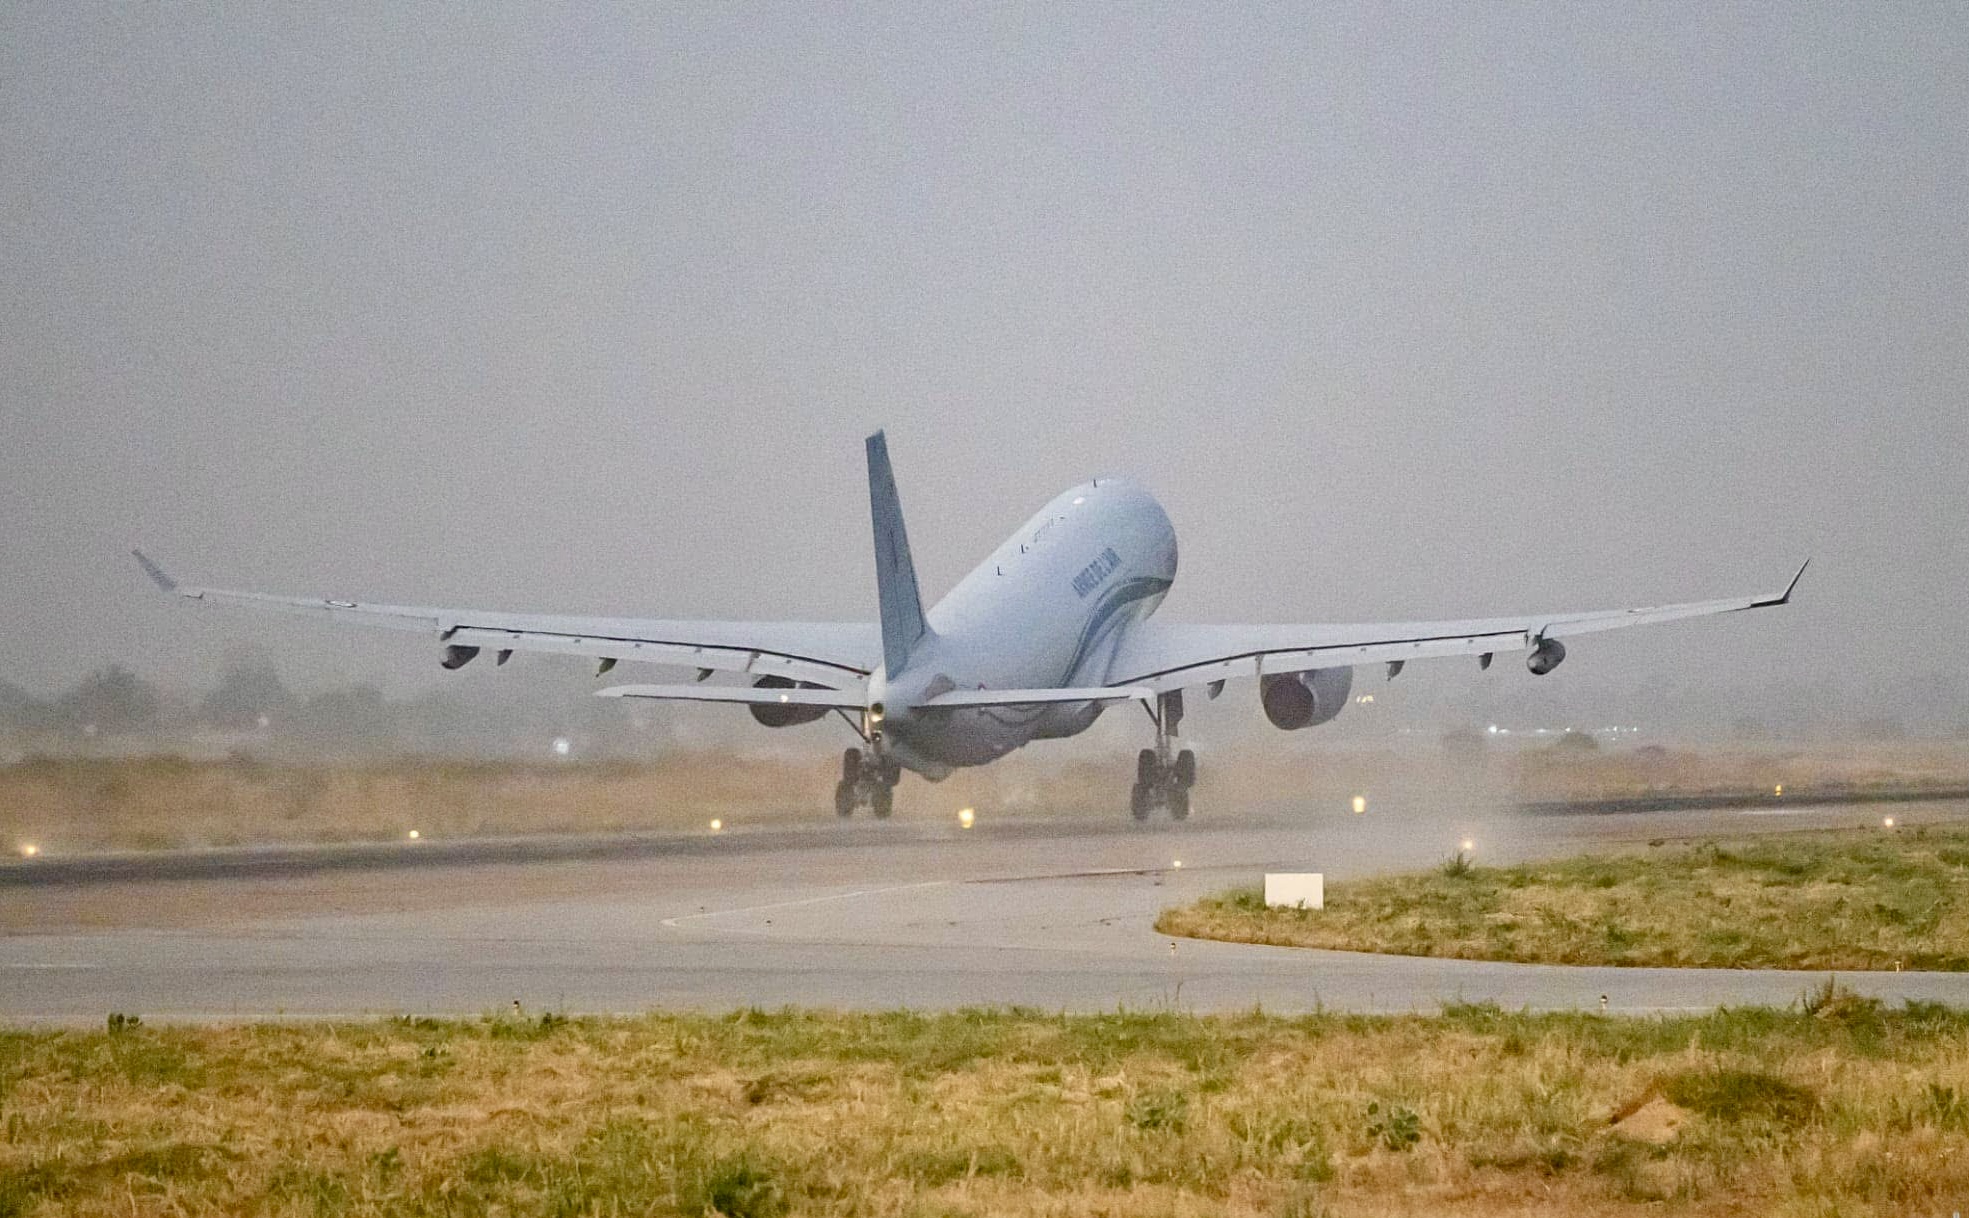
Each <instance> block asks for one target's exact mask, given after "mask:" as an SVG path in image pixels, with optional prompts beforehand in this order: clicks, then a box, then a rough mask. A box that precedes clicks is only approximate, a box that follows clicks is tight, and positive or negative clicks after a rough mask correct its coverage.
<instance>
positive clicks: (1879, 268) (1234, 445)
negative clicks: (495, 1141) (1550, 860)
mask: <svg viewBox="0 0 1969 1218" xmlns="http://www.w3.org/2000/svg"><path fill="white" fill-rule="evenodd" d="M1966 188H1969V8H1965V7H1963V6H1961V5H1935V6H1932V7H1930V6H1916V5H1855V6H1852V7H1850V8H1817V7H1806V6H1795V5H1777V6H1769V7H1762V6H1760V7H1755V8H1741V7H1726V6H1719V5H1714V4H1707V3H1704V4H1698V5H1693V6H1687V7H1672V6H1668V5H1646V6H1626V7H1615V6H1598V7H1595V6H1543V7H1536V8H1506V7H1502V6H1493V5H1483V6H1469V7H1464V8H1462V9H1460V11H1459V12H1456V13H1445V12H1444V11H1443V10H1442V9H1441V8H1439V7H1438V6H1409V7H1405V8H1394V7H1380V6H1374V7H1365V8H1356V7H1340V6H1336V7H1325V6H1321V7H1308V8H1301V7H1297V6H1294V7H1290V8H1281V9H1271V8H1261V7H1256V6H1253V7H1243V8H1235V7H1231V6H1222V5H1195V6H1178V7H1168V8H1161V7H1150V6H1129V7H1125V8H1124V7H1120V6H1110V5H1098V6H1085V7H1065V6H1056V5H1036V6H1032V7H1028V8H1017V7H1011V6H990V7H987V8H983V9H974V10H968V11H957V12H952V11H949V10H946V9H944V8H943V7H942V6H918V5H905V6H901V7H898V8H893V9H883V8H873V7H854V8H828V7H822V6H817V5H815V6H773V7H762V8H738V7H735V6H710V5H700V6H684V7H680V8H677V9H671V10H664V11H645V9H644V8H643V7H642V6H624V7H621V8H610V9H607V10H601V9H595V10H589V11H586V12H580V13H575V14H571V13H569V12H566V11H562V10H560V9H558V8H555V9H547V8H541V9H522V8H517V7H510V6H447V7H443V8H436V7H413V6H408V5H354V6H349V5H329V6H276V5H239V6H235V7H230V8H226V7H223V6H185V7H170V6H157V5H142V6H117V7H97V6H94V5H89V4H79V3H78V4H69V3H59V4H57V3H49V4H31V3H30V4H17V5H9V6H6V7H5V8H4V9H0V271H3V272H4V283H5V285H6V290H5V291H4V292H3V293H0V521H4V526H5V527H4V528H3V529H0V576H3V577H4V578H0V614H4V620H5V622H6V632H5V634H4V636H3V637H4V642H0V679H7V680H12V681H14V682H15V683H17V684H21V685H24V686H26V687H28V688H30V689H34V690H38V691H47V690H52V689H55V688H59V687H61V686H63V685H66V684H67V683H69V682H71V681H73V680H74V679H75V678H76V677H77V676H79V675H80V674H81V673H82V672H83V671H85V670H86V669H88V668H89V667H91V666H94V665H97V664H100V663H102V662H104V661H107V660H110V659H123V660H126V661H129V662H132V663H134V665H135V666H136V667H138V668H139V670H140V671H143V672H146V673H148V674H151V675H154V676H158V677H161V678H165V679H173V680H176V679H183V680H202V679H205V678H207V677H208V676H209V675H210V674H212V673H213V672H215V671H216V670H217V669H218V667H220V665H221V664H222V663H223V662H224V660H225V658H226V656H227V655H228V653H229V651H230V650H232V649H235V648H237V647H239V646H240V645H242V644H253V645H257V646H259V647H261V648H263V649H265V650H270V651H278V652H281V653H283V654H285V655H286V656H288V660H287V664H288V667H289V668H290V670H292V671H293V672H294V673H295V674H296V675H297V676H299V677H302V678H303V679H304V681H305V680H314V681H317V682H321V683H328V682H333V681H339V680H344V679H370V680H381V681H382V682H384V683H385V684H386V685H387V686H388V687H390V688H392V689H394V690H397V691H399V692H411V691H415V690H418V689H422V688H424V687H426V686H428V685H431V684H435V683H437V682H438V681H439V680H440V679H442V678H443V674H441V673H440V672H439V671H438V669H437V666H436V663H435V648H434V646H432V645H429V644H427V643H425V642H424V641H422V640H417V639H412V638H405V637H403V636H398V635H394V634H391V633H388V632H381V633H380V634H379V633H366V632H350V631H337V630H334V629H332V628H328V627H322V626H317V625H314V624H311V623H305V622H289V621H286V620H271V621H269V620H264V619H258V618H251V617H246V616H239V615H225V614H220V613H216V612H214V613H203V614H201V613H197V612H195V611H191V610H188V609H181V608H179V607H177V606H174V605H172V604H170V603H169V602H168V601H166V600H165V598H162V597H159V596H157V595H156V594H155V593H154V592H152V591H151V590H150V589H149V588H148V586H147V585H146V584H144V583H143V582H142V581H141V579H140V578H139V577H138V575H137V573H136V571H135V570H134V567H133V566H132V565H131V564H130V563H129V561H128V560H127V558H126V557H125V550H127V548H128V547H129V545H131V544H133V543H136V544H142V545H144V546H145V547H147V548H149V549H150V550H151V551H153V552H154V553H155V554H156V555H157V556H158V557H159V558H160V559H163V560H164V561H165V562H166V563H167V564H168V565H170V566H172V567H173V568H175V569H176V570H177V572H178V573H179V574H180V575H181V576H183V577H187V578H191V579H195V580H198V581H203V582H212V583H221V584H227V585H232V586H242V587H256V588H263V589H267V590H276V591H293V592H305V593H322V594H336V595H361V596H365V597H370V598H374V599H389V600H398V601H410V602H415V603H435V604H457V605H485V606H489V607H502V608H515V609H539V610H566V611H577V612H580V611H605V612H647V613H660V614H663V615H666V616H672V615H674V616H700V615H701V616H728V615H745V616H787V617H867V616H871V615H872V609H873V599H874V598H873V587H872V575H871V573H870V572H871V564H870V561H869V558H868V549H869V541H868V526H867V519H866V512H867V509H866V504H865V500H864V490H863V483H862V473H861V466H860V462H861V444H860V440H861V437H862V435H863V434H864V433H865V431H866V430H868V429H869V428H871V427H873V426H875V425H886V426H887V427H888V428H889V430H890V440H891V448H892V451H893V452H894V454H895V457H896V460H897V464H898V475H899V479H900V481H901V485H902V491H903V496H904V502H905V505H906V507H907V509H908V512H909V517H910V526H911V535H912V540H913V541H914V543H915V545H916V548H917V551H918V555H917V557H918V565H919V568H920V570H921V571H922V574H923V578H924V582H925V584H926V585H927V587H926V592H927V593H929V594H931V595H936V594H939V593H941V592H942V591H943V590H944V589H946V588H948V587H949V585H950V584H951V583H953V582H954V581H955V580H956V579H957V577H958V576H959V575H961V574H962V573H963V571H964V570H965V569H966V568H967V567H968V566H969V565H970V564H971V563H972V562H974V561H976V560H977V559H979V558H981V557H982V556H983V554H984V552H985V551H986V550H987V549H988V548H989V547H990V546H991V545H992V544H993V543H995V542H996V541H997V540H998V539H999V538H1000V537H1001V536H1002V535H1003V534H1004V533H1006V532H1007V531H1009V530H1010V529H1011V528H1012V527H1013V526H1014V525H1015V524H1016V523H1017V522H1018V521H1019V520H1020V519H1022V518H1023V515H1024V514H1025V513H1027V512H1029V511H1031V510H1032V509H1033V508H1034V507H1036V506H1037V505H1038V504H1039V503H1040V502H1043V501H1044V500H1045V499H1046V498H1047V497H1048V496H1049V495H1050V494H1052V493H1053V492H1054V491H1056V490H1057V489H1059V488H1060V487H1062V486H1064V485H1066V484H1068V483H1070V482H1072V481H1074V480H1076V479H1079V478H1081V477H1083V476H1085V475H1088V474H1091V473H1098V472H1110V471H1112V472H1126V473H1130V474H1133V475H1136V476H1138V477H1140V478H1142V479H1144V480H1145V481H1146V482H1148V483H1149V484H1150V485H1151V486H1152V487H1154V488H1155V489H1156V490H1157V491H1158V493H1159V494H1160V495H1161V497H1162V498H1163V500H1164V502H1165V503H1166V505H1167V506H1168V508H1169V511H1170V514H1171V516H1172V517H1173V519H1174V520H1175V523H1176V527H1177V531H1178V534H1179V536H1180V538H1181V540H1182V545H1183V567H1182V577H1181V578H1180V579H1179V581H1178V583H1177V588H1176V591H1175V592H1174V594H1172V596H1171V597H1170V599H1169V601H1168V603H1167V604H1166V606H1165V607H1164V610H1163V612H1165V613H1167V614H1171V615H1175V616H1179V617H1182V618H1186V619H1190V620H1210V619H1256V620H1272V621H1294V620H1301V621H1303V620H1344V619H1356V618H1386V617H1414V616H1459V615H1465V614H1470V613H1479V612H1492V611H1495V612H1505V611H1513V610H1521V609H1522V610H1532V609H1542V608H1547V607H1549V608H1554V609H1563V608H1597V607H1603V606H1610V605H1621V604H1627V603H1646V602H1649V601H1652V600H1658V599H1682V598H1691V597H1703V596H1709V595H1717V594H1723V593H1730V592H1737V591H1748V590H1759V589H1763V588H1767V587H1770V586H1772V585H1774V584H1779V583H1781V582H1782V580H1783V579H1784V578H1785V577H1786V576H1787V575H1788V574H1789V571H1790V568H1791V567H1792V566H1794V565H1795V564H1796V562H1797V561H1798V560H1800V559H1801V558H1803V557H1805V556H1807V555H1811V556H1813V557H1815V559H1816V560H1817V564H1816V565H1815V567H1814V569H1813V573H1812V575H1811V576H1810V577H1809V579H1808V583H1807V584H1806V586H1805V588H1804V591H1803V594H1802V603H1801V604H1800V605H1798V606H1797V607H1796V608H1795V609H1794V610H1792V611H1789V612H1786V613H1782V614H1773V615H1764V616H1760V617H1756V618H1752V619H1735V620H1732V621H1729V622H1727V623H1721V624H1718V625H1716V626H1713V627H1694V628H1689V627H1681V628H1668V629H1664V630H1661V631H1639V632H1634V633H1633V634H1632V636H1627V637H1619V638H1607V639H1605V640H1599V639H1595V640H1582V641H1581V642H1580V644H1579V646H1578V647H1576V648H1575V649H1574V652H1573V659H1572V661H1571V662H1570V663H1569V664H1568V665H1567V666H1566V668H1565V669H1562V670H1561V675H1559V676H1555V677H1553V678H1550V679H1549V680H1550V681H1554V682H1559V681H1564V682H1571V683H1573V684H1574V686H1575V687H1576V688H1591V687H1592V686H1593V683H1595V682H1599V683H1610V684H1609V685H1608V687H1609V688H1611V687H1613V686H1616V685H1617V686H1619V687H1621V688H1628V687H1647V688H1651V689H1660V690H1670V691H1683V692H1687V693H1689V694H1690V696H1701V695H1705V693H1706V695H1708V696H1723V695H1729V696H1736V693H1737V692H1740V693H1741V696H1742V697H1743V698H1744V699H1745V701H1746V705H1761V704H1763V703H1765V702H1769V701H1771V700H1779V701H1782V700H1783V699H1785V698H1788V697H1794V696H1797V691H1798V685H1797V684H1793V685H1789V686H1788V685H1786V684H1785V683H1786V682H1793V683H1804V684H1805V685H1809V686H1810V687H1811V688H1813V689H1817V690H1820V691H1827V690H1831V691H1834V692H1836V693H1837V695H1838V696H1839V697H1842V698H1847V697H1850V698H1852V699H1854V700H1855V705H1864V706H1867V707H1876V706H1879V707H1885V706H1888V705H1891V703H1892V701H1893V699H1895V698H1896V697H1898V696H1899V691H1901V690H1904V689H1909V688H1914V687H1917V686H1919V687H1920V688H1923V689H1926V690H1928V691H1930V693H1929V695H1924V696H1932V697H1937V698H1940V699H1942V700H1943V701H1946V700H1947V699H1948V698H1951V697H1952V698H1955V699H1956V703H1955V704H1956V706H1958V707H1960V706H1961V705H1962V704H1963V703H1964V702H1965V701H1969V699H1965V698H1964V697H1963V696H1962V695H1963V690H1964V688H1965V684H1964V681H1963V679H1962V678H1963V676H1964V675H1965V674H1969V637H1965V633H1966V632H1965V631H1964V629H1963V627H1962V611H1963V606H1964V605H1965V604H1969V561H1965V559H1969V543H1966V542H1965V540H1964V525H1965V522H1966V521H1969V483H1965V477H1964V474H1965V465H1969V460H1965V458H1966V457H1969V394H1966V393H1965V390H1969V344H1966V343H1965V336H1966V335H1969V224H1965V219H1964V217H1965V211H1964V207H1965V199H1969V189H1966ZM541 662H542V663H545V662H546V661H541ZM1439 667H1440V666H1439ZM1463 667H1464V666H1461V665H1450V666H1449V667H1448V669H1447V670H1445V671H1444V673H1443V674H1440V675H1438V676H1434V677H1430V678H1427V679H1426V681H1425V687H1426V683H1427V682H1436V683H1438V684H1440V685H1441V686H1442V687H1443V688H1445V689H1448V688H1452V687H1460V686H1463V685H1466V684H1468V683H1470V682H1474V681H1476V680H1477V674H1476V673H1475V672H1474V671H1471V672H1465V671H1463ZM1470 667H1471V668H1474V666H1470ZM1937 672H1939V673H1942V674H1944V676H1943V677H1942V678H1941V679H1940V680H1939V682H1938V680H1937V678H1935V677H1934V676H1933V674H1935V673H1937ZM511 675H512V674H508V676H511ZM471 679H473V680H480V679H484V678H483V677H482V676H480V675H478V674H471ZM1485 679H1486V680H1487V681H1510V682H1514V683H1517V684H1523V683H1525V682H1527V681H1528V680H1529V678H1527V677H1526V676H1525V674H1524V673H1523V672H1522V670H1515V671H1512V672H1510V673H1507V674H1503V675H1502V676H1500V674H1499V673H1497V672H1495V671H1493V673H1491V674H1488V675H1487V677H1486V678H1485ZM1829 683H1833V684H1829ZM1938 688H1939V689H1941V690H1942V692H1941V693H1939V694H1935V693H1934V691H1935V690H1936V689H1938ZM1787 691H1789V692H1787Z"/></svg>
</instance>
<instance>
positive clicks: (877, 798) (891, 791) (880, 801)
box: [868, 786, 896, 820]
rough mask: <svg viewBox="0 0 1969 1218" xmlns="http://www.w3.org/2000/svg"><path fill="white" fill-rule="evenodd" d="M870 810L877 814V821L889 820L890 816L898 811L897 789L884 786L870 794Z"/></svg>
mask: <svg viewBox="0 0 1969 1218" xmlns="http://www.w3.org/2000/svg"><path fill="white" fill-rule="evenodd" d="M868 810H869V811H870V812H872V813H874V814H875V819H876V820H887V819H889V814H890V813H891V812H894V811H895V810H896V789H895V788H894V787H889V786H882V787H877V788H875V789H874V790H873V791H871V792H869V795H868Z"/></svg>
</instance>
